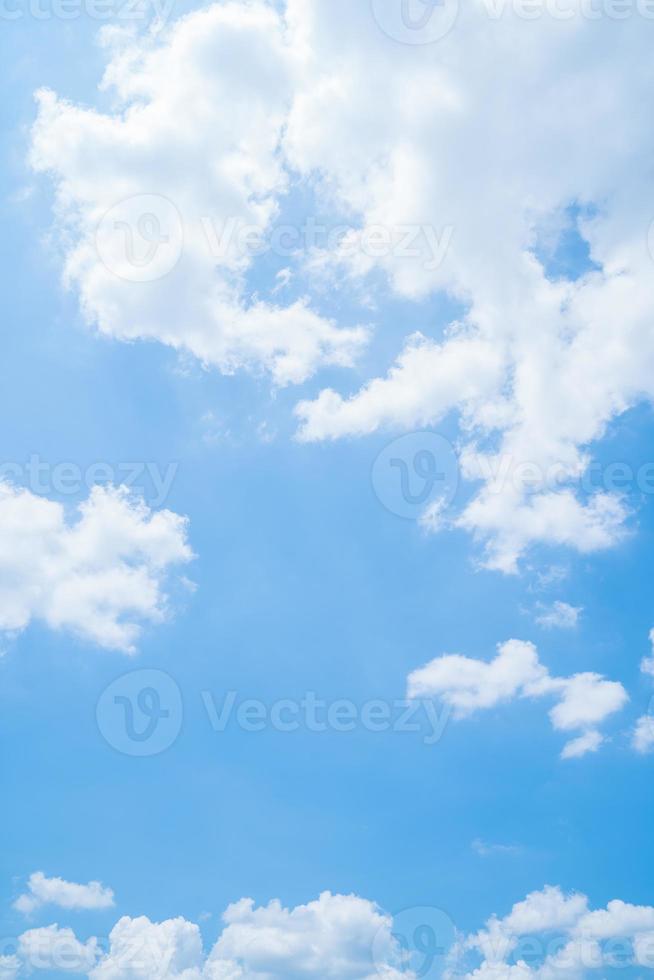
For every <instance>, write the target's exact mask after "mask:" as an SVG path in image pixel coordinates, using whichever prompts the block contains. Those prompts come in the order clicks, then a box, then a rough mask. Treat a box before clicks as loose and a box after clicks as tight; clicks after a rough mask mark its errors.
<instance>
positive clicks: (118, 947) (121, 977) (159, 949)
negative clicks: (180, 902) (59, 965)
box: [89, 916, 204, 980]
mask: <svg viewBox="0 0 654 980" xmlns="http://www.w3.org/2000/svg"><path fill="white" fill-rule="evenodd" d="M203 960H204V954H203V950H202V938H201V936H200V930H199V928H198V926H197V925H195V923H191V922H187V921H186V920H185V919H181V918H178V919H169V920H168V921H166V922H161V923H154V922H150V920H149V919H147V918H145V917H144V916H141V917H140V918H137V919H130V918H129V917H127V916H125V917H123V918H122V919H120V920H119V921H118V922H117V923H116V925H115V926H114V927H113V929H112V930H111V934H110V936H109V950H108V952H107V954H106V955H105V956H104V957H103V958H102V959H101V960H100V961H99V963H98V964H97V966H95V968H94V969H93V970H92V971H91V973H90V974H89V975H90V977H91V978H92V980H141V978H142V980H196V978H198V980H199V978H200V977H201V975H202V964H203Z"/></svg>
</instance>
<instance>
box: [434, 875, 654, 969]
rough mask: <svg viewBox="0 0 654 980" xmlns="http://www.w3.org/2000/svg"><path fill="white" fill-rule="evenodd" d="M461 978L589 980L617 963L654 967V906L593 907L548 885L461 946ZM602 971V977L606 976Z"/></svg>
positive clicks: (583, 898) (617, 903)
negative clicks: (468, 961) (467, 962)
mask: <svg viewBox="0 0 654 980" xmlns="http://www.w3.org/2000/svg"><path fill="white" fill-rule="evenodd" d="M459 953H460V964H461V963H463V962H464V961H465V960H466V959H472V960H475V959H476V960H477V963H475V964H474V967H472V968H471V969H469V971H467V972H466V970H465V968H463V969H452V970H451V972H450V973H449V974H448V976H449V977H450V978H454V977H458V978H461V980H473V978H474V980H584V978H586V977H590V976H594V975H598V974H597V971H606V970H607V969H610V968H611V967H612V966H616V965H620V966H624V965H629V966H631V967H639V966H640V967H645V968H652V966H654V908H652V907H651V906H642V905H641V906H639V905H630V904H628V903H626V902H623V901H620V900H615V901H611V902H609V903H608V905H607V906H606V908H604V909H596V910H591V909H590V908H589V903H588V899H587V897H586V896H585V895H581V894H575V893H572V894H567V895H566V894H565V893H564V892H563V891H562V889H561V888H558V887H551V886H547V887H545V888H544V889H543V890H542V891H539V892H532V893H531V894H530V895H528V896H527V898H526V899H524V900H523V901H521V902H518V903H516V904H515V905H514V906H513V909H512V910H511V912H510V913H509V915H507V916H505V917H504V918H498V917H497V916H492V917H491V918H490V919H489V920H488V922H487V923H486V927H485V928H484V929H482V930H481V931H480V932H478V933H476V934H473V935H470V936H468V937H466V938H464V939H463V940H462V941H461V943H460V946H459ZM602 975H603V974H602V973H599V976H602Z"/></svg>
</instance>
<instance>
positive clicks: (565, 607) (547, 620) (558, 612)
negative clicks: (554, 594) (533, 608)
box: [536, 602, 584, 630]
mask: <svg viewBox="0 0 654 980" xmlns="http://www.w3.org/2000/svg"><path fill="white" fill-rule="evenodd" d="M538 609H539V611H540V612H539V615H538V616H536V622H537V623H538V625H539V626H542V627H543V629H546V630H552V629H559V630H573V629H575V628H576V627H577V625H578V624H579V617H580V616H581V614H582V612H583V611H584V610H583V608H582V607H581V606H571V605H569V604H568V603H567V602H554V603H552V605H551V606H546V605H543V603H539V604H538Z"/></svg>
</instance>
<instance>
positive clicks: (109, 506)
mask: <svg viewBox="0 0 654 980" xmlns="http://www.w3.org/2000/svg"><path fill="white" fill-rule="evenodd" d="M192 557H193V556H192V552H191V549H190V547H189V545H188V542H187V521H186V519H185V518H183V517H180V516H179V515H178V514H174V513H173V512H171V511H168V510H163V511H158V512H156V513H153V512H152V511H150V510H149V508H148V507H147V506H146V505H145V504H144V503H143V502H142V501H141V500H139V499H137V498H135V497H132V496H130V494H129V492H128V491H127V490H126V489H125V488H116V487H99V486H98V487H95V488H94V489H93V490H92V491H91V493H90V495H89V497H88V498H87V500H85V501H84V502H83V503H82V504H81V505H80V507H79V512H78V514H77V518H76V520H73V521H70V520H69V519H68V517H67V515H66V512H65V509H64V507H63V506H62V505H61V504H60V503H56V502H54V501H51V500H48V499H46V498H44V497H38V496H36V495H35V494H32V493H30V492H29V491H28V490H22V489H17V488H15V487H13V486H10V485H9V484H0V633H2V632H3V631H4V632H7V633H9V634H15V633H17V632H20V631H21V630H23V629H25V628H26V627H27V626H28V625H29V623H30V622H32V621H33V620H40V621H42V622H44V623H46V624H47V625H48V626H49V627H50V628H52V629H56V630H65V631H67V632H71V633H74V634H76V635H78V636H79V637H81V638H82V639H83V640H86V641H90V642H92V643H95V644H97V645H98V646H101V647H105V648H107V649H114V650H122V651H124V652H126V653H133V652H134V651H135V644H136V642H137V640H138V638H139V635H140V633H141V630H142V626H143V624H144V623H157V622H160V621H161V620H162V619H163V618H164V616H165V615H166V603H167V597H166V592H165V585H166V582H167V580H168V577H169V573H170V570H171V569H172V568H174V567H175V566H177V565H180V564H182V563H185V562H188V561H190V559H191V558H192Z"/></svg>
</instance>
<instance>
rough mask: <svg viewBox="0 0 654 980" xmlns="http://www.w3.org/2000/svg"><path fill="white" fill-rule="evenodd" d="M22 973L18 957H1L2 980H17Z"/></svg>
mask: <svg viewBox="0 0 654 980" xmlns="http://www.w3.org/2000/svg"><path fill="white" fill-rule="evenodd" d="M19 971H20V960H19V959H18V957H17V956H0V980H16V977H17V976H18V973H19Z"/></svg>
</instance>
